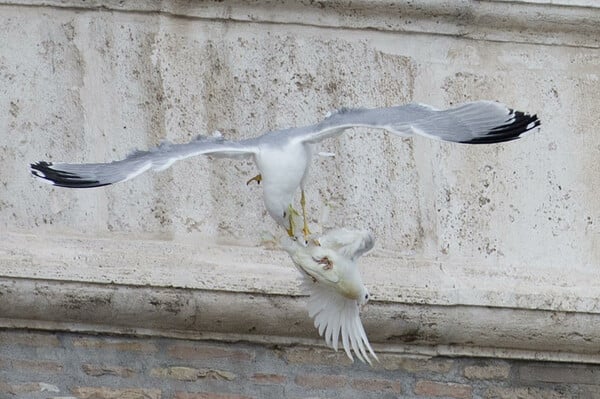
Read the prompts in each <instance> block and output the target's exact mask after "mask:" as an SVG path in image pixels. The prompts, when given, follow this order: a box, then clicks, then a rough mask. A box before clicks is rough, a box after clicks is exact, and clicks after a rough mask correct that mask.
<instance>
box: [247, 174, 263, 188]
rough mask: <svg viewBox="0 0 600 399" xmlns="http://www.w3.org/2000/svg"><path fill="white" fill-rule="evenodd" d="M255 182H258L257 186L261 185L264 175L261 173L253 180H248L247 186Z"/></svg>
mask: <svg viewBox="0 0 600 399" xmlns="http://www.w3.org/2000/svg"><path fill="white" fill-rule="evenodd" d="M253 181H255V182H256V184H260V182H261V181H262V175H261V174H260V173H259V174H257V175H256V176H254V177H253V178H252V179H250V180H248V181H247V182H246V185H249V184H250V183H252V182H253Z"/></svg>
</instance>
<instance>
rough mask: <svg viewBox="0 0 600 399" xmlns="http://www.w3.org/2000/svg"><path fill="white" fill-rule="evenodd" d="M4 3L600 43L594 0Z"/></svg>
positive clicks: (599, 20)
mask: <svg viewBox="0 0 600 399" xmlns="http://www.w3.org/2000/svg"><path fill="white" fill-rule="evenodd" d="M0 4H4V5H29V6H42V7H57V8H70V9H82V10H85V9H88V10H105V11H106V10H109V11H122V12H142V13H157V14H160V15H168V16H174V17H181V18H198V19H207V20H213V21H237V22H260V23H276V24H295V25H306V26H314V27H324V28H348V29H371V30H378V31H386V32H407V33H427V34H439V35H449V36H459V37H461V38H471V39H474V40H492V41H503V42H522V43H535V44H545V45H566V46H579V47H590V48H599V47H600V5H599V4H598V3H597V2H594V1H593V0H572V1H569V0H561V1H547V0H528V1H526V0H516V1H508V0H478V1H477V0H451V1H450V0H412V1H399V0H393V1H383V0H359V1H348V0H331V1H312V0H311V1H292V0H277V1H272V0H271V1H270V0H254V1H239V0H238V1H223V2H220V1H219V2H216V1H206V2H204V1H202V2H192V1H173V2H164V1H148V2H141V1H140V2H136V1H127V2H122V1H118V0H93V1H87V2H80V1H74V0H47V1H44V2H42V3H40V2H38V1H29V0H5V1H3V2H1V3H0Z"/></svg>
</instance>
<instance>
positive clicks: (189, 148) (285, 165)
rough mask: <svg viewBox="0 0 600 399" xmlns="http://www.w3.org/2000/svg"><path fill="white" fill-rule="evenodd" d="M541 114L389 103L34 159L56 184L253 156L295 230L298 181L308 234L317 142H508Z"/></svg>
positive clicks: (479, 105)
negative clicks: (118, 155) (185, 139)
mask: <svg viewBox="0 0 600 399" xmlns="http://www.w3.org/2000/svg"><path fill="white" fill-rule="evenodd" d="M539 124H540V121H539V119H538V118H537V116H536V115H529V114H525V113H523V112H519V111H515V110H512V109H510V108H508V107H506V106H505V105H503V104H500V103H497V102H492V101H476V102H471V103H466V104H462V105H459V106H456V107H454V108H450V109H447V110H437V109H435V108H433V107H431V106H429V105H424V104H406V105H400V106H395V107H389V108H373V109H365V108H357V109H347V108H344V109H341V110H339V111H336V112H334V113H332V114H330V115H329V116H328V117H326V118H325V119H324V120H323V121H322V122H320V123H317V124H316V125H311V126H304V127H294V128H289V129H282V130H275V131H272V132H269V133H266V134H263V135H262V136H258V137H254V138H250V139H245V140H240V141H230V140H225V139H224V138H223V137H221V136H220V135H219V136H215V137H206V136H199V137H198V138H196V139H195V140H193V141H191V142H189V143H186V144H172V143H169V142H164V143H162V144H161V145H160V146H158V147H156V148H154V149H151V150H149V151H134V152H132V153H131V154H129V155H128V156H127V157H126V158H125V159H123V160H120V161H114V162H110V163H83V164H73V163H53V162H46V161H40V162H37V163H34V164H31V172H32V173H33V175H35V176H37V177H39V178H42V179H45V180H47V181H49V182H50V183H52V184H53V185H55V186H60V187H73V188H88V187H100V186H106V185H108V184H113V183H117V182H121V181H126V180H129V179H131V178H134V177H136V176H138V175H139V174H141V173H143V172H145V171H147V170H155V171H161V170H164V169H166V168H168V167H170V166H171V165H172V164H173V163H174V162H176V161H179V160H182V159H185V158H189V157H193V156H196V155H202V154H205V155H212V156H216V157H230V158H239V157H252V158H253V159H254V161H255V163H256V165H257V167H258V170H259V171H260V174H259V175H257V176H255V177H253V178H252V179H250V180H248V183H250V182H251V181H253V180H256V181H257V182H259V183H260V182H261V181H262V183H263V198H264V203H265V207H266V209H267V211H268V212H269V215H271V217H272V218H273V219H274V220H275V221H276V222H277V223H278V224H279V225H281V226H282V227H284V228H285V229H286V230H287V232H288V234H289V235H290V236H291V237H294V236H295V235H296V233H295V224H296V223H295V221H294V215H296V214H297V212H296V211H295V210H294V209H293V207H292V202H293V198H294V195H295V193H296V191H297V190H298V187H300V189H301V198H300V204H301V206H302V216H303V220H304V227H303V229H302V231H303V234H304V237H307V236H308V235H309V234H310V231H309V229H308V224H307V218H306V208H305V203H306V201H305V197H304V183H305V180H306V176H307V175H308V169H309V165H310V160H311V156H312V153H313V148H312V147H313V144H316V143H318V142H320V141H322V140H324V139H326V138H330V137H335V136H338V135H340V134H341V133H342V132H344V131H345V130H347V129H350V128H353V127H367V128H376V129H382V130H386V131H388V132H391V133H394V134H397V135H400V136H410V135H413V134H416V135H420V136H425V137H429V138H432V139H437V140H442V141H450V142H457V143H466V144H488V143H499V142H503V141H510V140H514V139H517V138H519V137H520V136H521V135H522V134H523V133H525V132H527V131H529V130H531V129H533V128H535V127H536V126H539Z"/></svg>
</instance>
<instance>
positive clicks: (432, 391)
mask: <svg viewBox="0 0 600 399" xmlns="http://www.w3.org/2000/svg"><path fill="white" fill-rule="evenodd" d="M380 359H381V362H380V363H378V364H376V365H375V367H373V368H370V367H368V366H366V365H364V364H362V363H355V364H351V363H350V362H349V360H348V359H347V358H346V357H345V355H343V354H341V353H338V354H336V353H334V352H333V351H330V350H326V349H320V348H309V347H302V346H294V347H266V346H261V345H254V344H246V343H235V344H227V343H218V342H204V341H188V340H177V339H165V338H133V337H120V336H104V335H81V334H72V333H46V332H32V331H22V330H5V331H1V332H0V398H2V399H4V398H44V399H48V398H63V399H67V398H69V399H71V398H82V399H117V398H119V399H120V398H123V399H247V398H334V397H335V398H459V399H471V398H506V399H513V398H520V399H543V398H548V399H557V398H596V397H600V366H595V365H572V364H557V363H547V362H523V361H505V360H498V359H495V360H488V359H473V358H441V357H440V358H431V359H425V358H415V357H410V356H405V355H395V354H385V353H382V354H380Z"/></svg>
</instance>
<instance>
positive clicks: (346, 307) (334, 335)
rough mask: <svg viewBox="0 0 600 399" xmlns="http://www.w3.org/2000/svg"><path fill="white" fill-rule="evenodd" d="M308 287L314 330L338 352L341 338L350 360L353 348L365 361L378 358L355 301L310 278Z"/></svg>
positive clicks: (310, 314)
mask: <svg viewBox="0 0 600 399" xmlns="http://www.w3.org/2000/svg"><path fill="white" fill-rule="evenodd" d="M305 287H307V288H308V289H309V290H310V297H309V299H308V315H309V316H310V317H312V318H314V320H315V327H316V328H317V329H318V330H319V335H321V336H323V337H324V338H325V342H326V343H327V345H328V346H330V347H332V348H333V349H334V350H336V351H337V349H338V343H339V339H340V337H341V339H342V346H343V347H344V351H345V352H346V355H348V357H349V358H350V359H351V360H353V358H352V353H351V352H350V350H351V349H352V351H354V353H355V354H356V357H358V358H359V359H360V360H361V361H363V362H365V361H366V362H367V363H369V364H371V359H370V356H372V357H373V358H375V359H377V355H375V352H374V351H373V348H371V344H369V340H368V339H367V334H366V333H365V329H364V328H363V325H362V322H361V321H360V312H359V306H358V303H357V302H356V300H353V299H348V298H346V297H344V296H342V295H340V294H339V293H337V292H336V291H335V290H333V289H332V288H331V287H329V286H327V285H324V284H320V283H319V282H316V283H314V282H313V281H312V280H310V279H308V278H307V279H305Z"/></svg>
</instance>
